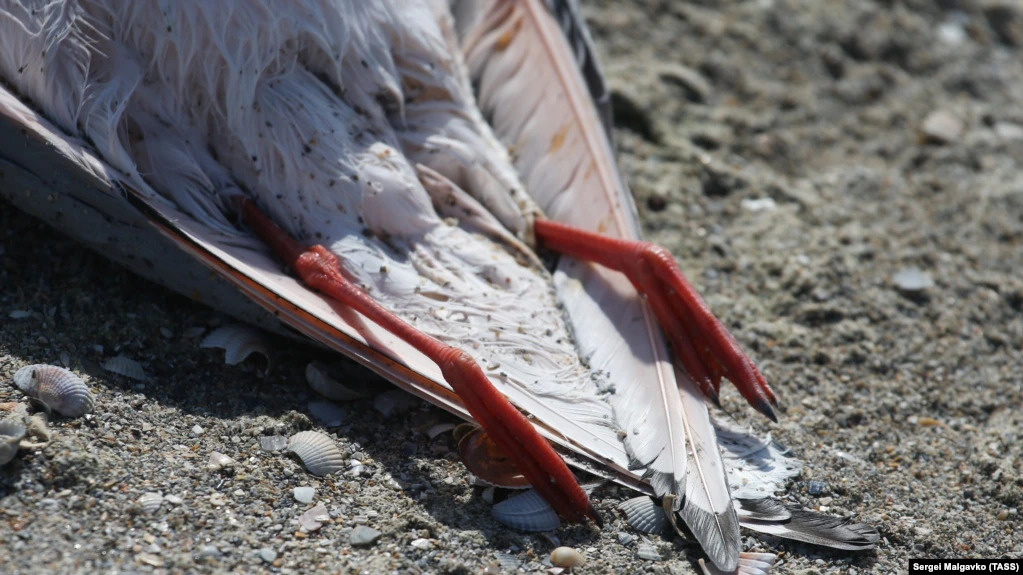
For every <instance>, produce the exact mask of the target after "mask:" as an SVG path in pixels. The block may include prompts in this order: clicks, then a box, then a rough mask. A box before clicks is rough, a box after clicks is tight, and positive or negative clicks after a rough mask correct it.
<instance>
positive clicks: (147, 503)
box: [139, 492, 163, 514]
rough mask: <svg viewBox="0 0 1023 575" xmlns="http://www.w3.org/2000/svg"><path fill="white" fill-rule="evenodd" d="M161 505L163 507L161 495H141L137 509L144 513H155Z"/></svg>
mask: <svg viewBox="0 0 1023 575" xmlns="http://www.w3.org/2000/svg"><path fill="white" fill-rule="evenodd" d="M161 505H163V495H162V494H160V493H152V492H150V493H143V494H142V497H139V507H141V508H142V511H143V512H144V513H149V514H153V513H156V512H157V510H159V509H160V506H161Z"/></svg>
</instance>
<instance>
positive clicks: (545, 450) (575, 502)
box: [240, 200, 601, 525]
mask: <svg viewBox="0 0 1023 575" xmlns="http://www.w3.org/2000/svg"><path fill="white" fill-rule="evenodd" d="M240 211H241V216H242V220H243V221H244V222H245V223H246V224H247V225H248V226H249V227H250V228H252V230H253V231H255V232H256V234H257V235H258V236H259V237H260V238H262V240H263V241H264V242H265V243H266V244H267V245H268V246H270V248H271V249H272V250H273V251H274V253H275V254H277V256H278V257H279V258H281V259H283V260H284V261H285V263H287V265H288V266H289V267H291V268H292V269H293V270H294V271H295V273H296V274H297V275H298V276H299V277H300V278H301V279H302V281H303V282H304V283H305V284H306V285H307V286H308V287H310V288H312V289H314V290H316V291H319V292H320V293H322V294H324V295H326V296H327V297H329V298H330V299H332V300H334V301H335V302H337V303H340V304H341V305H344V306H347V307H349V308H351V309H354V310H356V311H358V312H359V313H361V314H362V315H363V316H365V317H366V318H367V319H369V320H370V321H372V322H374V323H376V324H377V325H379V326H381V327H383V328H384V329H387V330H388V331H390V332H391V333H393V334H394V335H396V336H397V337H399V338H401V339H403V340H404V341H406V342H408V343H409V344H410V345H412V346H413V347H415V348H416V349H417V350H419V351H420V352H422V353H423V354H424V355H426V356H427V357H429V358H430V359H432V360H433V361H434V362H436V363H437V365H438V366H440V368H441V373H442V374H443V375H444V380H445V381H447V382H448V384H449V385H451V388H452V389H454V391H455V393H457V394H458V396H459V397H460V398H461V399H462V403H464V404H465V407H466V409H467V410H468V411H469V413H470V414H471V415H472V416H473V418H474V419H475V420H476V421H477V422H478V423H479V424H480V425H481V426H482V427H483V429H484V430H485V431H486V432H487V434H488V435H489V436H490V437H491V439H493V441H494V443H496V444H497V445H498V447H500V448H501V449H502V450H503V451H504V453H505V454H507V455H508V456H509V457H510V458H511V459H512V460H513V461H514V462H515V463H516V464H517V465H518V466H519V469H520V470H521V472H522V474H523V475H524V476H525V477H526V478H527V479H529V482H530V484H532V486H533V488H534V489H536V490H537V491H538V492H539V493H540V495H542V496H543V498H544V499H546V500H547V502H548V503H550V505H551V507H553V508H554V510H555V511H557V512H558V514H559V515H561V516H562V517H564V518H565V519H567V520H569V521H585V519H586V518H587V517H589V518H590V519H593V520H594V521H595V522H596V523H597V524H598V525H599V524H601V520H600V516H599V515H598V514H597V511H596V509H594V508H593V505H592V504H591V503H590V500H589V498H588V497H587V496H586V493H585V492H584V491H583V490H582V488H581V487H579V483H578V482H577V481H576V479H575V476H574V475H573V474H572V472H571V471H570V470H569V469H568V466H567V465H565V462H564V461H563V460H562V459H561V457H560V456H559V455H558V454H557V453H556V452H555V451H554V449H553V448H552V447H551V446H550V444H549V443H547V441H546V440H545V439H544V438H543V437H541V436H540V434H539V433H537V431H536V429H535V428H534V427H533V425H532V424H531V423H529V421H528V420H527V419H526V418H525V416H523V415H522V413H520V412H519V410H517V409H515V407H514V406H512V404H511V403H510V402H509V401H508V399H507V398H506V397H505V396H504V395H503V394H502V393H501V392H499V391H498V390H497V389H496V388H495V387H494V386H493V384H491V383H490V380H489V379H487V376H486V375H485V374H484V372H483V370H482V369H481V368H480V367H479V365H478V364H477V363H476V362H475V361H473V359H472V357H470V356H469V354H467V353H465V352H464V351H462V350H460V349H457V348H454V347H451V346H449V345H447V344H444V343H442V342H441V341H439V340H437V339H436V338H434V337H432V336H429V335H427V334H425V333H423V332H422V331H419V330H418V329H416V328H414V327H412V326H411V325H409V324H408V323H406V322H405V321H403V320H402V319H401V318H399V317H398V316H396V315H394V314H393V313H391V312H390V311H388V310H387V309H385V308H384V307H383V306H382V305H380V304H379V303H377V302H376V301H375V300H374V299H372V298H371V297H369V296H368V295H367V294H366V293H365V292H364V291H362V290H361V289H359V287H358V286H356V285H355V284H353V283H352V282H351V281H349V280H348V279H347V278H345V277H344V275H342V273H341V267H340V266H339V265H338V260H337V257H336V256H335V255H334V254H333V253H331V252H330V251H329V250H327V249H326V248H324V247H323V246H319V245H316V246H309V247H307V246H304V245H303V244H301V243H299V242H298V241H296V240H295V239H294V238H292V237H290V236H289V235H288V234H287V233H286V232H285V231H284V230H282V229H281V228H279V227H278V226H277V225H276V224H274V223H273V221H271V220H270V218H269V217H267V216H266V214H264V213H263V212H262V211H261V210H260V209H259V208H258V207H257V206H256V205H255V204H254V203H252V202H251V201H249V200H241V205H240Z"/></svg>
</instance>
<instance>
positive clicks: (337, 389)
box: [305, 361, 366, 401]
mask: <svg viewBox="0 0 1023 575" xmlns="http://www.w3.org/2000/svg"><path fill="white" fill-rule="evenodd" d="M330 372H331V369H330V367H329V366H328V365H327V364H325V363H323V362H322V361H313V362H309V365H307V366H305V380H306V383H308V384H309V387H311V388H313V391H315V392H316V393H318V394H320V395H322V396H323V397H326V398H327V399H330V400H332V401H353V400H356V399H362V398H363V397H366V394H364V393H360V392H358V391H355V390H354V389H351V388H349V387H347V386H345V385H344V384H342V383H341V382H339V381H338V380H336V379H335V378H333V377H331V375H330Z"/></svg>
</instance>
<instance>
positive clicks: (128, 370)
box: [101, 355, 149, 381]
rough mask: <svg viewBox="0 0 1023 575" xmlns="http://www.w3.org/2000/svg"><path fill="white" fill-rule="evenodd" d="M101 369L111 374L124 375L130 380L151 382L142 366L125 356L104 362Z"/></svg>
mask: <svg viewBox="0 0 1023 575" xmlns="http://www.w3.org/2000/svg"><path fill="white" fill-rule="evenodd" d="M101 367H102V368H103V369H105V370H107V371H109V372H110V373H116V374H117V375H123V376H124V377H127V378H129V379H135V380H138V381H149V376H147V375H146V372H145V370H143V369H142V364H141V363H139V362H137V361H135V360H134V359H131V358H130V357H126V356H123V355H118V356H114V357H112V358H110V359H108V360H107V361H106V362H104V363H103V365H102V366H101Z"/></svg>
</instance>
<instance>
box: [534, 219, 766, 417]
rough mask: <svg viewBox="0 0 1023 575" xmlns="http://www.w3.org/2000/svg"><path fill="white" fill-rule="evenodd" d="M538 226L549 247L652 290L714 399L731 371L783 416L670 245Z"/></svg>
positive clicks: (678, 345) (660, 315)
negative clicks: (676, 261)
mask: <svg viewBox="0 0 1023 575" xmlns="http://www.w3.org/2000/svg"><path fill="white" fill-rule="evenodd" d="M533 231H534V233H535V234H536V239H537V242H539V243H541V244H542V245H544V246H545V247H547V248H548V249H551V250H553V251H556V252H560V253H562V254H565V255H568V256H571V257H574V258H578V259H581V260H586V261H591V262H594V263H597V264H600V265H602V266H604V267H607V268H610V269H613V270H615V271H619V272H622V273H624V274H625V275H626V276H627V277H628V278H629V280H630V281H631V282H632V285H633V286H635V287H636V289H637V290H638V291H639V292H640V293H641V294H643V295H645V296H646V300H647V303H649V304H650V307H651V308H652V309H653V312H654V314H655V315H656V316H657V319H658V321H659V322H660V323H661V328H662V329H663V330H664V331H665V333H666V334H667V335H668V339H669V340H670V341H671V346H672V348H673V349H674V351H675V355H676V357H677V358H678V360H679V361H681V362H682V366H683V367H684V368H685V369H686V371H687V372H688V373H689V375H690V377H692V378H693V380H694V381H695V382H696V384H697V385H699V386H700V389H701V390H702V391H703V393H704V394H705V395H706V396H707V397H708V398H710V399H711V400H713V401H714V403H718V404H719V400H718V393H719V390H720V388H721V378H722V377H727V378H728V379H729V380H730V381H731V382H732V383H733V384H734V385H735V387H736V388H737V389H738V390H739V393H741V394H742V396H743V397H744V398H746V401H748V402H749V403H750V405H752V406H753V408H754V409H756V410H757V411H759V412H760V413H762V414H764V415H766V416H767V417H768V418H769V419H771V420H772V421H775V422H777V421H778V419H777V418H776V417H775V415H774V409H773V408H772V406H776V405H777V399H776V398H775V396H774V392H772V391H771V387H770V386H768V385H767V382H766V381H765V380H764V377H763V376H762V375H760V372H759V371H758V370H757V368H756V366H755V365H753V361H752V360H750V358H749V357H748V356H747V355H746V353H745V352H743V350H742V348H741V347H740V346H739V343H738V342H737V341H735V338H734V337H732V334H730V333H728V330H727V329H725V326H724V325H722V324H721V322H720V321H718V319H717V318H716V317H714V314H712V313H711V311H710V308H708V307H707V304H706V303H704V302H703V298H701V297H700V294H698V293H696V290H695V289H693V286H692V285H690V284H689V281H688V280H686V278H685V276H683V275H682V272H681V271H680V270H679V269H678V265H676V264H675V259H674V258H673V257H672V256H671V253H669V252H668V250H666V249H664V248H662V247H660V246H656V245H654V244H651V243H648V242H641V241H635V240H624V239H620V238H611V237H607V236H602V235H600V234H595V233H592V232H588V231H584V230H580V229H578V228H573V227H571V226H566V225H565V224H560V223H557V222H553V221H550V220H537V221H536V222H535V223H534V228H533Z"/></svg>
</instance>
